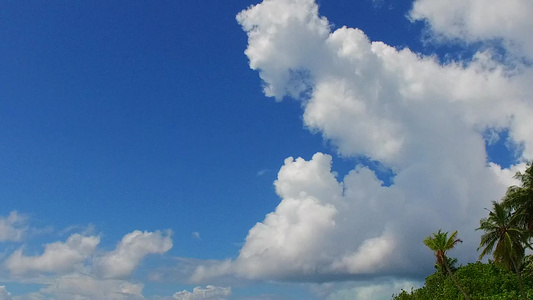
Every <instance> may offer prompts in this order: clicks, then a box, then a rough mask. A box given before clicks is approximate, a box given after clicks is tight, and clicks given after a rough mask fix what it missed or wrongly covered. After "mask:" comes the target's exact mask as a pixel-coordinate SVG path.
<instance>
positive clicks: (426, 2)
mask: <svg viewBox="0 0 533 300" xmlns="http://www.w3.org/2000/svg"><path fill="white" fill-rule="evenodd" d="M532 11H533V3H531V1H524V0H508V1H498V0H449V1H440V0H417V1H415V3H414V5H413V10H412V11H411V13H410V17H411V18H412V19H414V20H426V21H427V23H428V24H429V26H430V28H431V29H432V30H433V31H434V34H436V35H437V36H438V37H439V36H441V37H445V38H448V39H460V40H463V41H467V42H476V41H487V40H495V39H503V40H504V42H505V45H506V47H507V48H508V50H511V51H515V52H516V51H517V53H519V54H522V55H526V56H528V57H530V58H532V56H531V55H532V54H533V41H532V40H531V38H530V35H531V28H532V27H533V20H532V19H531V17H530V16H531V12H532Z"/></svg>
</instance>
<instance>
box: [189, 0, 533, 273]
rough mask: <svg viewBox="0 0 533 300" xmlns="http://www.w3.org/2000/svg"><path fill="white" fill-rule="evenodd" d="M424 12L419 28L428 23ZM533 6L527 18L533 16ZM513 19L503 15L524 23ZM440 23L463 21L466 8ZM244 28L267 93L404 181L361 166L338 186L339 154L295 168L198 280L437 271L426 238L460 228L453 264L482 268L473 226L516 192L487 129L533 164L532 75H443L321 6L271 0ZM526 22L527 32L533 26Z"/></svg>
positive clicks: (484, 59) (464, 70)
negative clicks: (271, 206)
mask: <svg viewBox="0 0 533 300" xmlns="http://www.w3.org/2000/svg"><path fill="white" fill-rule="evenodd" d="M423 2H427V3H434V4H435V3H440V4H442V5H444V6H453V5H455V4H456V5H458V7H462V4H461V3H462V2H461V3H459V1H452V2H451V3H450V2H446V3H444V2H442V1H430V0H427V1H418V2H417V3H423ZM465 2H468V3H474V2H475V1H465ZM511 2H512V5H515V4H516V3H515V2H516V1H511ZM520 3H522V2H520ZM416 5H419V4H416ZM416 5H415V9H414V11H413V15H412V17H413V18H415V17H417V18H419V17H420V16H422V13H421V12H420V11H421V9H419V8H417V6H416ZM517 5H518V4H517ZM530 6H531V5H529V4H528V5H522V6H521V7H520V8H521V9H524V10H526V11H527V13H526V15H529V14H531V12H533V8H532V7H530ZM469 9H470V8H469ZM471 9H472V11H471V12H474V11H475V13H476V14H477V13H479V11H477V10H475V7H474V8H471ZM435 11H438V10H435ZM483 11H484V10H481V12H483ZM513 11H516V10H515V9H514V8H513V9H512V10H505V9H502V10H501V11H499V12H497V14H501V16H500V17H499V18H505V20H506V21H507V22H510V23H513V22H515V21H513V14H512V12H513ZM506 12H507V14H506ZM439 13H443V14H445V15H446V14H447V15H448V16H446V17H444V18H446V20H448V18H450V20H451V19H453V15H454V14H455V13H456V9H455V8H453V9H449V10H448V9H444V10H442V12H440V11H439ZM521 13H523V12H521ZM417 14H418V15H417ZM495 14H496V13H495ZM426 15H428V16H429V17H427V18H428V22H429V23H430V24H432V23H431V22H433V19H432V18H433V17H432V16H431V15H429V13H427V14H426ZM426 15H424V16H426ZM237 20H238V21H239V23H240V24H241V25H242V26H243V29H244V30H245V31H246V32H247V34H248V37H249V40H248V42H249V44H248V48H247V50H246V55H247V56H248V58H249V60H250V67H251V68H252V69H254V70H258V71H259V74H260V77H261V78H262V79H263V81H264V83H265V94H266V95H267V96H272V97H275V98H276V99H277V100H281V99H282V98H283V97H284V96H291V97H295V98H297V99H300V100H301V101H302V104H303V107H304V115H303V120H304V122H305V125H306V126H307V127H308V128H309V129H310V130H312V131H316V132H320V133H322V135H323V136H324V138H325V139H327V140H330V141H332V142H333V144H334V145H335V146H336V147H337V150H338V153H339V154H340V155H344V156H366V157H368V158H370V159H372V160H377V161H378V162H380V163H382V164H383V165H385V166H388V167H390V168H392V170H393V171H394V172H395V174H396V176H395V178H394V181H393V184H392V185H391V186H390V187H385V186H383V185H382V183H381V182H380V181H379V180H378V179H377V178H376V176H375V174H374V172H373V171H371V170H370V169H368V168H366V167H362V166H358V167H357V168H356V169H354V170H352V171H351V172H350V173H349V174H348V175H347V176H345V177H344V178H339V179H337V178H336V177H335V173H334V172H332V170H331V157H330V156H328V155H323V154H320V153H318V154H316V155H315V156H313V158H312V159H311V160H309V161H305V160H304V159H301V158H299V159H296V160H294V159H292V158H289V159H287V160H286V161H285V165H284V166H283V167H282V168H281V169H280V171H279V174H278V180H277V181H276V192H277V194H278V195H279V196H280V198H281V202H280V204H279V205H278V207H277V208H276V210H275V211H274V212H272V213H270V214H268V215H267V216H266V218H265V220H264V221H263V222H261V223H257V224H256V225H255V226H254V227H253V228H252V229H251V230H250V231H249V233H248V236H247V238H246V242H245V244H244V246H243V247H242V249H241V251H240V253H239V256H238V257H237V258H236V259H235V260H232V261H224V262H220V264H218V265H216V264H215V265H212V264H211V265H206V266H200V267H198V268H197V270H196V272H195V274H194V276H193V280H197V281H199V282H200V281H205V280H207V279H209V278H212V277H215V276H217V275H218V276H223V275H225V274H233V275H237V276H240V277H244V278H252V279H278V280H279V279H292V280H313V281H327V280H333V279H334V278H339V276H340V277H354V276H358V277H359V278H361V276H363V277H364V276H389V275H402V274H404V275H406V274H410V275H413V274H421V273H425V272H427V271H431V270H432V266H433V262H432V260H433V256H432V254H431V252H430V251H429V250H427V249H425V247H424V245H423V244H422V242H421V241H422V240H423V239H424V237H425V236H427V235H429V234H431V233H432V232H433V231H436V230H437V229H439V228H443V229H444V230H459V235H460V237H461V238H462V239H463V240H464V241H465V242H464V243H463V244H462V245H461V246H460V247H458V248H457V250H454V252H453V253H452V254H451V255H452V256H458V257H459V258H460V261H468V260H474V259H475V257H476V256H477V255H476V248H477V244H478V243H479V234H480V233H479V232H475V231H474V229H475V228H476V227H477V226H478V222H479V219H480V218H482V217H483V216H484V215H485V214H486V211H485V210H484V207H487V206H488V205H490V201H491V200H495V199H498V198H500V197H501V196H502V195H503V193H504V192H505V189H506V187H507V186H508V183H510V182H512V179H511V178H510V177H511V175H512V172H510V171H506V170H502V169H501V167H499V166H497V165H495V164H489V165H487V161H486V150H485V142H484V138H483V133H484V132H486V131H487V130H489V129H493V130H496V131H500V130H503V129H507V130H509V135H510V138H511V139H512V140H513V141H514V142H516V143H519V144H523V145H524V151H523V153H522V156H521V157H520V158H521V159H532V158H533V132H532V131H531V128H532V127H533V118H531V115H533V103H532V101H531V99H533V89H532V88H531V85H530V82H531V79H533V72H532V70H531V67H529V66H528V65H526V64H524V65H516V64H518V62H516V61H515V62H514V63H515V65H512V66H511V65H502V62H500V61H499V60H495V59H493V56H492V54H491V53H492V52H491V51H490V50H487V51H484V52H479V53H477V54H475V56H474V57H473V59H472V60H471V61H469V62H467V63H462V62H459V63H449V64H446V65H442V64H440V63H439V62H438V61H437V60H436V59H435V58H434V57H423V56H421V55H418V54H416V53H413V52H411V51H410V50H409V49H403V50H397V49H395V48H393V47H390V46H388V45H386V44H384V43H381V42H370V41H369V39H368V38H367V37H366V36H365V34H364V33H363V32H362V31H361V30H358V29H351V28H346V27H343V28H340V29H337V30H335V31H334V32H330V26H329V24H328V22H327V20H326V19H325V18H324V17H320V16H319V15H318V6H317V5H316V4H315V3H314V1H312V0H265V1H263V2H262V3H261V4H258V5H256V6H253V7H251V8H249V9H247V10H245V11H243V12H241V13H240V14H239V15H238V16H237ZM459 20H461V19H460V18H459ZM516 22H517V23H520V24H517V25H516V28H522V27H524V26H525V25H523V24H522V23H521V22H526V23H527V22H531V21H529V20H523V19H522V18H517V19H516ZM513 26H515V25H508V26H507V28H510V29H508V30H509V32H511V31H512V32H513V34H510V33H509V34H507V33H506V35H505V37H508V38H509V40H512V38H513V37H514V34H516V37H521V38H522V39H523V40H526V39H527V40H533V38H532V37H531V33H530V31H529V30H528V31H520V30H518V29H516V32H515V31H514V29H513V28H515V27H513ZM529 27H531V26H529ZM529 27H528V28H529ZM435 28H436V27H435ZM459 37H462V36H459ZM476 38H477V39H485V38H486V37H485V36H482V35H480V34H478V35H477V36H476ZM509 45H511V43H510V44H509ZM528 47H529V46H528ZM528 47H526V46H524V48H522V49H525V50H524V51H529V50H528V49H529V48H528ZM531 50H533V48H531ZM526 53H528V55H529V54H531V52H526ZM530 57H531V56H530ZM513 68H514V69H513Z"/></svg>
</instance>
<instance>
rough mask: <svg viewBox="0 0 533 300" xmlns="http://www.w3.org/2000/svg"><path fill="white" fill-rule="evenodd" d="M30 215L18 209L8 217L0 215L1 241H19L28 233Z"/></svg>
mask: <svg viewBox="0 0 533 300" xmlns="http://www.w3.org/2000/svg"><path fill="white" fill-rule="evenodd" d="M27 220H28V217H27V216H25V215H21V214H19V213H18V212H16V211H12V212H11V213H9V216H7V217H0V242H8V241H13V242H18V241H20V240H22V237H23V236H24V234H25V233H26V231H27V229H28V226H27Z"/></svg>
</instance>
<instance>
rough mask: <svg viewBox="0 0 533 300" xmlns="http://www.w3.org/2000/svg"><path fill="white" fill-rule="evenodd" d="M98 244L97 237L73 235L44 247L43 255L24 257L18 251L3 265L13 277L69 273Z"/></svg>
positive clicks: (87, 256)
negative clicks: (35, 273) (27, 274)
mask: <svg viewBox="0 0 533 300" xmlns="http://www.w3.org/2000/svg"><path fill="white" fill-rule="evenodd" d="M99 243H100V238H99V237H96V236H83V235H80V234H73V235H71V236H70V237H69V238H68V239H67V240H66V241H65V242H64V243H62V242H55V243H50V244H47V245H45V248H44V253H43V254H41V255H38V256H26V255H24V254H23V249H22V248H21V249H18V250H16V251H15V252H14V253H13V254H11V255H10V256H9V258H8V259H7V260H6V262H5V264H6V267H7V268H8V270H9V271H10V272H11V273H12V274H14V275H23V274H25V273H28V272H52V273H64V272H69V271H72V270H74V269H75V268H76V266H77V265H78V264H81V263H83V262H84V261H85V260H86V259H88V258H89V257H90V256H91V255H92V254H93V253H94V251H95V248H96V246H97V245H98V244H99Z"/></svg>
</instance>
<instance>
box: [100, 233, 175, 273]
mask: <svg viewBox="0 0 533 300" xmlns="http://www.w3.org/2000/svg"><path fill="white" fill-rule="evenodd" d="M170 236H171V232H170V231H165V232H161V231H155V232H147V231H145V232H142V231H139V230H135V231H133V232H131V233H128V234H126V235H125V236H124V237H123V238H122V240H121V241H120V242H119V243H118V245H117V247H116V249H115V250H114V251H111V252H109V253H106V254H104V255H103V256H101V257H98V258H97V259H96V263H95V264H96V267H97V268H98V269H99V271H100V273H101V274H102V276H103V277H105V278H122V277H125V276H128V275H130V274H131V273H132V272H133V271H134V270H135V269H136V268H137V266H138V265H139V263H140V261H141V260H142V259H143V258H144V257H145V256H146V255H148V254H162V253H165V252H167V251H168V250H170V248H172V239H171V237H170Z"/></svg>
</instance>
